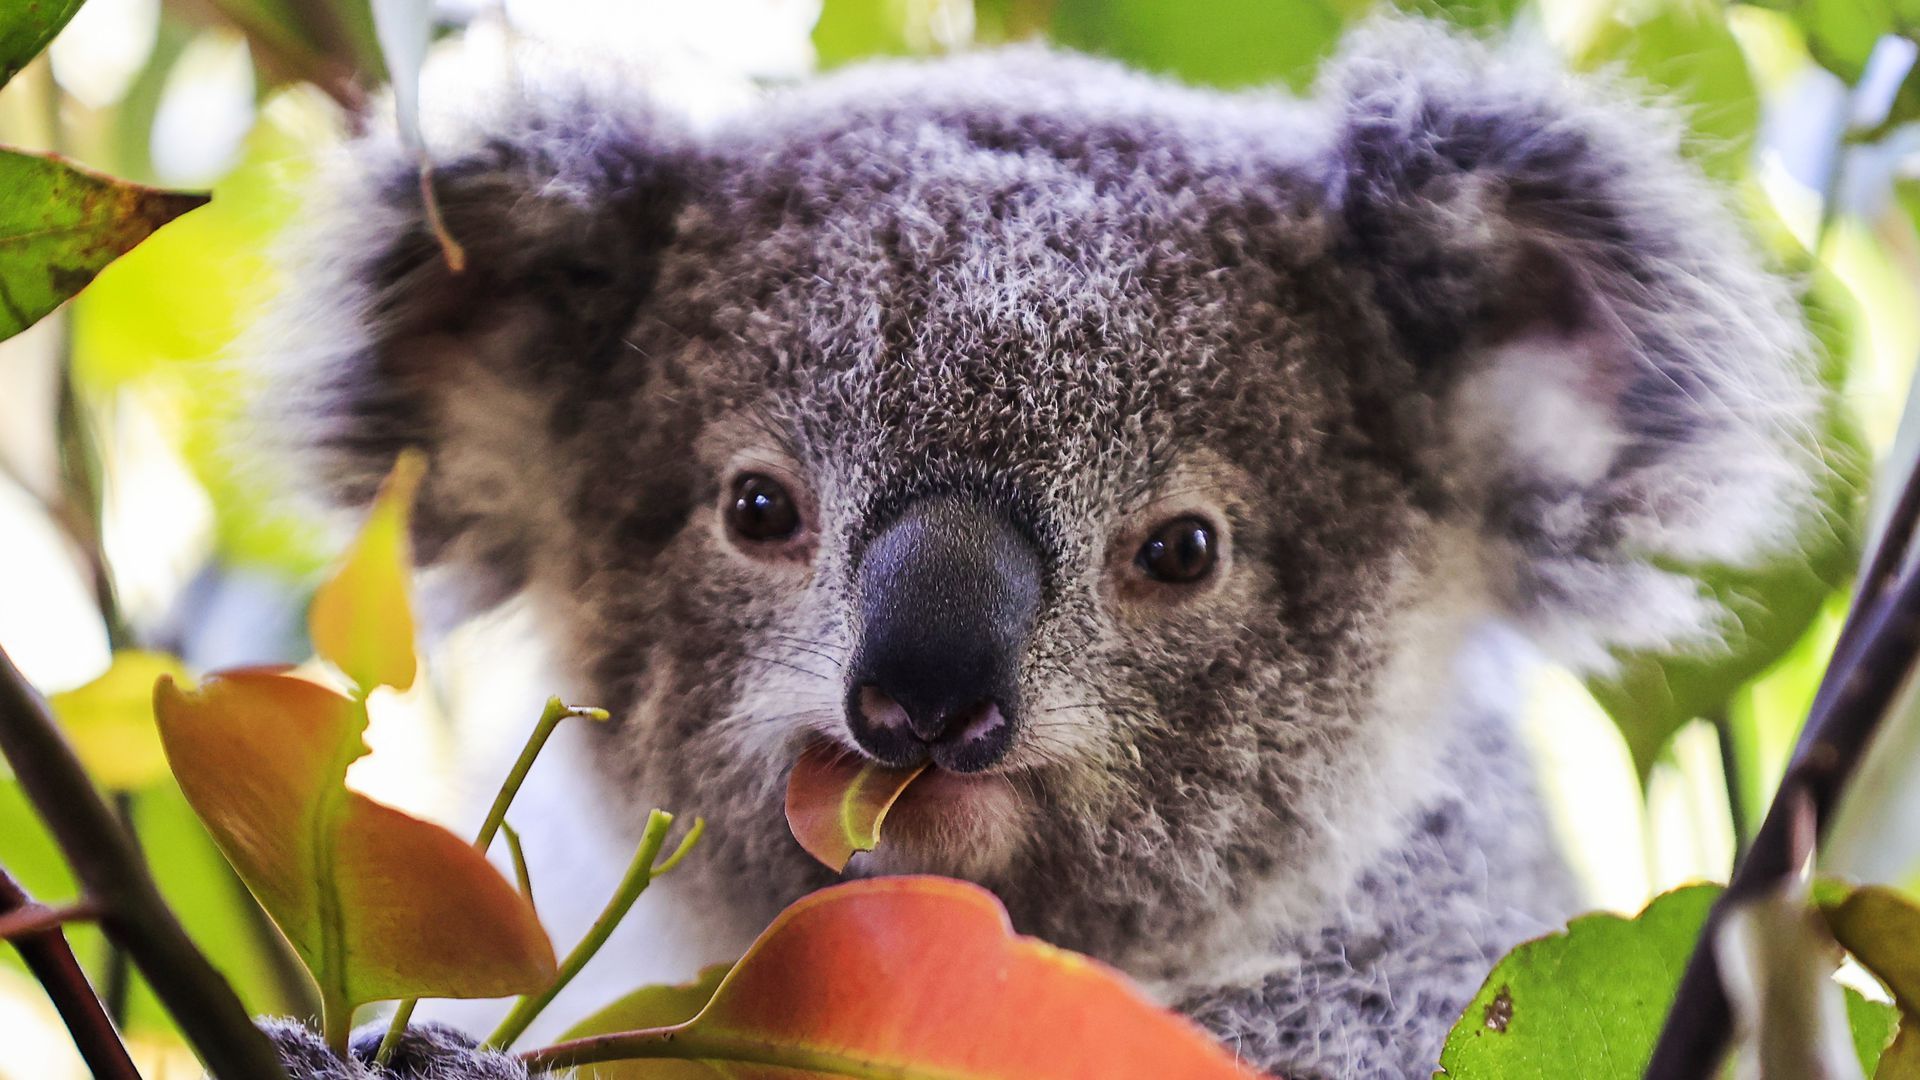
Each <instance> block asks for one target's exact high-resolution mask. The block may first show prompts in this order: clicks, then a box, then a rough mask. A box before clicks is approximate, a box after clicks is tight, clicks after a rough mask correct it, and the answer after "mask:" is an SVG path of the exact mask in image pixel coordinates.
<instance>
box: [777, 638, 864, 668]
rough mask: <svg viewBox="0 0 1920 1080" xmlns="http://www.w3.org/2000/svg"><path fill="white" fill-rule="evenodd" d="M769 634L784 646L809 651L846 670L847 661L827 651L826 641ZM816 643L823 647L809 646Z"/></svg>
mask: <svg viewBox="0 0 1920 1080" xmlns="http://www.w3.org/2000/svg"><path fill="white" fill-rule="evenodd" d="M767 636H768V637H769V638H772V639H775V640H777V641H779V642H780V643H781V647H782V648H787V649H793V650H795V651H798V652H803V653H808V654H810V655H813V656H817V657H819V658H820V659H822V660H825V661H826V662H827V663H829V664H832V665H833V666H834V667H835V668H837V669H839V670H841V671H845V670H846V668H847V665H846V663H845V662H844V661H842V660H841V659H840V658H839V657H837V656H835V655H833V654H832V653H830V652H827V651H825V648H824V646H825V645H826V642H822V641H808V640H806V639H805V638H796V637H791V636H789V635H786V634H769V635H767ZM814 645H818V646H822V648H810V647H809V646H814Z"/></svg>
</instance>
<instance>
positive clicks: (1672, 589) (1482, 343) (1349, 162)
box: [1322, 21, 1821, 666]
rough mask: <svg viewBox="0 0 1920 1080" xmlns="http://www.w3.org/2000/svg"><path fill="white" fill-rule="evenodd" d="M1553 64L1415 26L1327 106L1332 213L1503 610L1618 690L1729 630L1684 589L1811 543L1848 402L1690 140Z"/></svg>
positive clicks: (1403, 24) (1378, 37) (1343, 79)
mask: <svg viewBox="0 0 1920 1080" xmlns="http://www.w3.org/2000/svg"><path fill="white" fill-rule="evenodd" d="M1542 54H1543V50H1538V49H1533V50H1528V51H1527V52H1525V53H1524V54H1513V55H1509V54H1508V53H1505V52H1502V51H1500V50H1497V49H1495V48H1493V47H1490V46H1487V45H1485V44H1482V43H1479V42H1475V41H1471V40H1467V39H1463V38H1461V37H1459V36H1457V35H1453V34H1449V33H1446V32H1444V31H1442V30H1440V29H1438V28H1436V27H1433V26H1430V25H1427V24H1423V23H1418V22H1409V21H1387V22H1383V23H1379V24H1376V25H1374V26H1373V27H1371V28H1369V29H1367V30H1364V31H1362V32H1360V33H1359V34H1357V35H1355V36H1354V38H1353V39H1352V40H1351V41H1350V42H1349V43H1348V45H1347V47H1346V49H1345V50H1344V51H1343V53H1342V55H1341V56H1340V57H1339V58H1337V59H1336V60H1335V61H1334V62H1333V63H1332V64H1331V65H1330V67H1329V69H1328V70H1327V72H1326V74H1325V76H1324V78H1323V82H1322V95H1323V98H1324V99H1325V101H1326V102H1327V104H1328V107H1329V108H1330V109H1332V110H1333V111H1334V114H1335V120H1334V122H1335V124H1336V128H1337V131H1338V134H1337V136H1336V141H1335V153H1334V157H1333V167H1332V169H1331V170H1330V176H1329V189H1330V192H1331V198H1332V199H1333V200H1334V201H1335V203H1336V206H1337V213H1338V214H1339V216H1340V218H1341V221H1342V226H1343V229H1344V236H1345V239H1344V241H1343V244H1344V247H1345V252H1346V257H1347V260H1348V262H1349V265H1352V266H1354V267H1356V268H1357V269H1358V270H1359V271H1360V272H1361V273H1362V274H1364V275H1365V276H1366V278H1367V279H1368V280H1369V283H1370V286H1371V290H1372V293H1373V297H1374V300H1375V302H1376V303H1378V304H1379V305H1380V307H1381V308H1382V309H1384V311H1385V312H1386V314H1387V317H1388V319H1389V322H1390V323H1391V326H1392V329H1393V332H1394V334H1395V336H1396V337H1397V339H1398V342H1399V344H1400V346H1401V348H1402V349H1403V350H1404V352H1405V354H1406V355H1407V356H1408V357H1409V358H1410V359H1411V361H1412V363H1413V364H1414V365H1415V367H1416V368H1417V370H1418V374H1419V378H1420V380H1421V381H1422V384H1423V385H1424V386H1425V387H1426V388H1427V391H1428V393H1429V394H1430V395H1431V397H1432V400H1433V402H1434V406H1435V407H1434V410H1433V413H1432V416H1431V421H1432V422H1433V425H1434V427H1433V432H1432V437H1431V439H1430V440H1429V442H1430V445H1431V447H1432V449H1431V452H1430V453H1429V454H1428V458H1429V468H1430V470H1431V471H1432V473H1433V474H1434V476H1435V477H1436V482H1437V484H1438V486H1439V487H1440V489H1441V490H1442V492H1443V493H1444V501H1445V503H1446V504H1447V505H1448V506H1449V507H1450V509H1451V511H1452V512H1454V513H1458V514H1463V515H1467V516H1468V517H1469V519H1470V520H1472V521H1473V523H1474V524H1475V525H1476V527H1477V528H1478V529H1479V531H1480V534H1481V535H1482V537H1483V538H1484V540H1485V541H1486V547H1487V559H1486V565H1487V570H1488V573H1489V579H1490V580H1491V581H1492V583H1493V588H1494V589H1495V592H1496V594H1497V600H1498V601H1499V602H1500V603H1502V604H1503V605H1504V606H1505V607H1506V608H1507V609H1508V610H1510V611H1511V612H1513V613H1514V614H1515V615H1516V616H1518V617H1520V618H1521V619H1523V620H1524V621H1525V622H1526V623H1527V625H1528V626H1529V629H1530V630H1531V631H1532V632H1533V633H1534V634H1535V635H1536V636H1537V637H1538V638H1539V639H1540V640H1541V641H1542V643H1543V644H1545V645H1546V646H1547V647H1549V648H1550V649H1552V650H1553V651H1555V652H1556V653H1557V654H1558V655H1559V656H1560V657H1561V658H1563V659H1567V660H1571V661H1573V662H1575V663H1579V664H1583V665H1590V666H1604V665H1605V664H1606V663H1607V656H1608V650H1609V648H1610V647H1615V646H1620V647H1637V646H1652V645H1660V644H1667V643H1670V642H1672V641H1674V640H1676V639H1681V638H1685V637H1687V636H1689V635H1691V634H1693V633H1696V632H1698V631H1700V630H1702V629H1706V628H1709V627H1711V625H1712V624H1713V622H1714V620H1715V619H1716V618H1717V616H1718V613H1717V612H1715V611H1713V610H1711V608H1710V607H1709V606H1708V605H1707V604H1706V603H1705V601H1704V600H1703V599H1702V598H1701V597H1700V596H1699V595H1698V594H1697V592H1696V590H1695V586H1694V585H1693V584H1692V583H1691V581H1690V580H1688V579H1687V578H1685V577H1682V576H1678V575H1675V574H1672V573H1669V572H1667V571H1666V570H1663V569H1661V565H1662V564H1673V563H1690V562H1697V561H1722V562H1740V561H1743V560H1749V559H1752V558H1755V557H1757V556H1759V555H1761V554H1764V553H1766V552H1768V551H1769V550H1772V549H1775V548H1777V547H1779V546H1780V545H1782V544H1784V543H1785V542H1787V541H1789V540H1790V539H1791V537H1792V529H1793V527H1794V525H1795V523H1796V522H1804V520H1805V514H1804V511H1805V510H1806V509H1807V502H1808V499H1809V494H1810V492H1811V490H1812V483H1811V478H1812V477H1813V476H1814V475H1815V474H1816V471H1817V470H1818V469H1819V468H1820V467H1821V466H1820V464H1819V458H1818V455H1817V453H1816V451H1815V444H1814V439H1813V436H1812V433H1811V426H1812V423H1813V420H1814V418H1815V417H1816V416H1817V415H1818V412H1819V405H1820V391H1819V389H1818V383H1817V381H1816V379H1815V376H1814V373H1813V364H1812V355H1813V351H1814V345H1813V342H1812V340H1811V338H1810V336H1809V335H1808V333H1807V332H1806V330H1805V328H1804V326H1803V325H1802V323H1801V319H1800V315H1799V312H1798V309H1797V306H1796V304H1795V303H1794V299H1793V296H1792V295H1791V293H1790V291H1789V288H1788V286H1787V284H1786V283H1785V282H1784V281H1782V280H1781V279H1780V278H1779V277H1777V276H1775V275H1772V274H1770V273H1768V272H1767V269H1766V268H1765V266H1764V265H1763V260H1762V259H1761V257H1760V256H1759V254H1758V253H1757V252H1756V251H1755V250H1754V248H1753V246H1752V244H1751V243H1750V242H1749V240H1748V238H1747V237H1746V236H1745V235H1744V233H1743V230H1742V228H1741V225H1740V222H1739V220H1738V218H1737V216H1736V214H1735V213H1734V212H1733V211H1732V210H1731V209H1730V207H1729V206H1728V203H1727V195H1726V193H1724V192H1723V191H1721V190H1720V189H1718V188H1717V187H1716V186H1715V185H1714V184H1713V183H1711V182H1710V181H1709V180H1708V179H1707V178H1706V177H1705V176H1704V175H1703V174H1702V173H1701V172H1700V171H1699V169H1698V168H1697V167H1695V166H1694V165H1693V164H1691V163H1689V162H1687V161H1686V160H1684V158H1683V157H1682V155H1681V153H1680V151H1681V147H1682V136H1681V132H1680V129H1679V127H1678V125H1677V124H1676V122H1675V120H1674V118H1673V117H1672V116H1671V115H1669V114H1668V113H1666V112H1663V111H1661V110H1659V109H1657V108H1652V107H1645V106H1636V105H1633V104H1631V103H1630V98H1629V96H1628V92H1627V90H1626V89H1625V88H1623V87H1620V86H1616V85H1611V84H1608V83H1607V82H1606V81H1604V80H1597V79H1593V78H1576V77H1573V76H1570V75H1568V74H1566V73H1565V72H1563V71H1561V70H1559V69H1557V68H1556V67H1554V66H1553V64H1552V62H1551V61H1550V60H1548V59H1546V58H1545V57H1544V56H1543V55H1542Z"/></svg>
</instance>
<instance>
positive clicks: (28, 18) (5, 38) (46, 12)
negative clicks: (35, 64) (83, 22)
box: [0, 0, 86, 86]
mask: <svg viewBox="0 0 1920 1080" xmlns="http://www.w3.org/2000/svg"><path fill="white" fill-rule="evenodd" d="M85 2H86V0H11V2H10V3H8V4H7V5H6V7H5V10H4V11H0V86H5V85H7V82H8V81H9V80H11V79H12V78H13V77H14V76H15V75H18V74H20V69H21V68H24V67H26V66H27V64H28V63H30V62H31V61H32V60H33V58H34V57H36V56H39V55H40V50H42V49H44V48H46V47H47V45H48V44H50V43H51V42H52V41H53V39H54V37H56V36H57V35H58V34H59V33H60V29H61V28H62V27H64V26H66V25H67V21H68V20H69V19H72V18H73V15H74V12H77V11H79V10H80V5H81V4H83V3H85Z"/></svg>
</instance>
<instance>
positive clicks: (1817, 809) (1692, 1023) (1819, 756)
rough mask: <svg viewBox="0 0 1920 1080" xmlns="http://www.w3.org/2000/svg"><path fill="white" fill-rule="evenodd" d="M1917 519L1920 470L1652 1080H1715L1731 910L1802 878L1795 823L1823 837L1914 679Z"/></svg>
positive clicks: (1670, 1027) (1721, 905) (1698, 952)
mask: <svg viewBox="0 0 1920 1080" xmlns="http://www.w3.org/2000/svg"><path fill="white" fill-rule="evenodd" d="M1916 517H1920V471H1916V472H1915V473H1910V474H1909V475H1908V477H1907V482H1906V486H1905V487H1904V488H1902V490H1901V495H1900V499H1899V502H1898V505H1897V509H1896V510H1895V511H1894V514H1893V516H1892V517H1891V518H1890V519H1889V520H1888V523H1887V528H1886V532H1885V535H1884V536H1883V537H1882V539H1881V542H1880V544H1879V546H1878V549H1877V550H1876V552H1875V554H1874V557H1873V560H1872V562H1871V563H1870V564H1869V566H1868V569H1867V571H1866V573H1865V575H1863V577H1862V579H1861V584H1860V588H1859V590H1858V594H1857V595H1856V597H1855V599H1854V605H1853V610H1852V611H1851V612H1850V613H1849V614H1848V616H1847V622H1846V625H1845V626H1844V627H1842V629H1841V632H1840V644H1839V646H1838V647H1837V648H1836V649H1835V652H1834V657H1833V659H1832V661H1831V662H1830V663H1829V664H1828V667H1827V673H1826V675H1825V676H1824V677H1823V678H1822V679H1821V682H1820V689H1819V691H1818V693H1816V694H1815V695H1814V702H1813V710H1812V712H1811V714H1810V715H1809V716H1808V718H1807V723H1806V726H1805V727H1804V728H1803V729H1802V730H1801V733H1800V740H1799V743H1798V744H1797V745H1796V746H1795V748H1794V753H1793V759H1792V760H1791V762H1789V764H1788V766H1787V771H1786V775H1785V776H1784V777H1783V778H1782V779H1781V781H1780V788H1779V790H1778V791H1777V792H1776V793H1775V794H1774V797H1773V805H1772V806H1771V807H1770V808H1769V809H1768V810H1767V817H1766V820H1765V821H1763V822H1762V823H1761V825H1760V831H1759V832H1758V833H1757V834H1755V836H1754V838H1753V846H1752V848H1750V849H1749V850H1748V852H1747V855H1746V858H1744V859H1742V860H1741V862H1740V865H1739V866H1738V867H1736V868H1735V870H1734V872H1733V878H1732V880H1731V881H1729V882H1728V883H1727V890H1726V892H1724V893H1722V894H1721V895H1720V898H1719V899H1718V900H1717V901H1716V902H1715V903H1714V905H1713V910H1712V911H1711V912H1710V913H1709V914H1708V916H1707V922H1706V926H1705V927H1703V928H1702V929H1701V932H1700V937H1699V939H1698V940H1697V941H1696V942H1695V944H1694V949H1693V956H1692V958H1691V959H1689V960H1688V962H1687V969H1686V973H1685V974H1684V975H1683V976H1681V979H1680V987H1679V990H1678V991H1677V992H1676V993H1675V995H1674V1000H1673V1008H1672V1010H1671V1011H1670V1012H1668V1014H1667V1022H1666V1026H1665V1027H1664V1028H1662V1029H1661V1032H1660V1041H1659V1042H1658V1043H1657V1044H1656V1045H1655V1046H1654V1051H1653V1058H1652V1060H1651V1061H1650V1062H1649V1063H1648V1065H1647V1072H1646V1080H1697V1078H1699V1077H1702V1076H1712V1075H1716V1070H1717V1068H1718V1067H1719V1064H1720V1061H1721V1059H1722V1058H1724V1057H1725V1055H1726V1050H1727V1046H1728V1043H1729V1041H1730V1039H1731V1037H1732V1014H1731V1011H1730V1010H1729V1007H1728V1004H1727V996H1726V989H1725V987H1724V986H1723V985H1722V983H1721V980H1720V968H1719V962H1718V960H1717V958H1716V957H1715V955H1714V948H1713V942H1714V940H1715V938H1716V935H1717V934H1718V933H1719V930H1720V926H1721V924H1722V923H1723V922H1724V921H1725V918H1726V916H1727V913H1728V912H1729V911H1731V910H1733V909H1734V908H1736V907H1739V906H1740V905H1741V904H1743V903H1745V902H1747V901H1750V900H1752V899H1753V898H1755V897H1757V896H1760V895H1763V894H1765V893H1767V892H1770V891H1771V890H1772V889H1774V888H1775V887H1776V886H1778V885H1779V884H1780V883H1781V882H1783V881H1785V880H1786V879H1787V878H1788V877H1789V876H1790V875H1792V874H1793V873H1795V872H1796V871H1798V870H1799V868H1800V864H1801V862H1802V861H1803V860H1802V858H1799V857H1796V851H1797V850H1798V849H1799V845H1796V843H1795V820H1796V817H1797V816H1798V815H1800V814H1804V813H1805V812H1806V809H1811V811H1812V813H1813V819H1814V823H1815V825H1816V827H1817V829H1818V831H1819V833H1820V834H1822V835H1824V834H1825V832H1826V830H1827V827H1828V826H1829V825H1830V824H1831V823H1832V820H1833V810H1834V807H1835V806H1837V805H1838V804H1839V801H1840V796H1841V794H1842V793H1843V792H1844V791H1845V790H1846V786H1847V784H1848V782H1849V781H1850V780H1852V778H1853V774H1854V772H1855V771H1856V770H1857V769H1858V768H1859V765H1860V762H1861V760H1862V759H1863V758H1864V757H1865V756H1866V751H1867V748H1868V746H1870V745H1871V744H1872V741H1873V736H1874V734H1875V732H1877V731H1878V730H1879V727H1880V723H1881V720H1882V719H1883V718H1884V717H1885V716H1886V714H1887V712H1888V711H1889V710H1890V709H1891V708H1892V706H1893V704H1894V701H1895V699H1896V697H1897V696H1898V695H1899V693H1900V691H1901V689H1902V687H1904V686H1905V685H1906V683H1907V681H1908V679H1909V677H1910V676H1911V675H1912V673H1913V669H1914V666H1915V661H1916V655H1917V654H1920V575H1917V574H1914V573H1912V572H1909V571H1907V570H1906V569H1905V567H1906V565H1907V562H1908V558H1907V556H1908V554H1909V551H1910V549H1911V548H1912V545H1913V537H1914V528H1915V518H1916Z"/></svg>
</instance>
